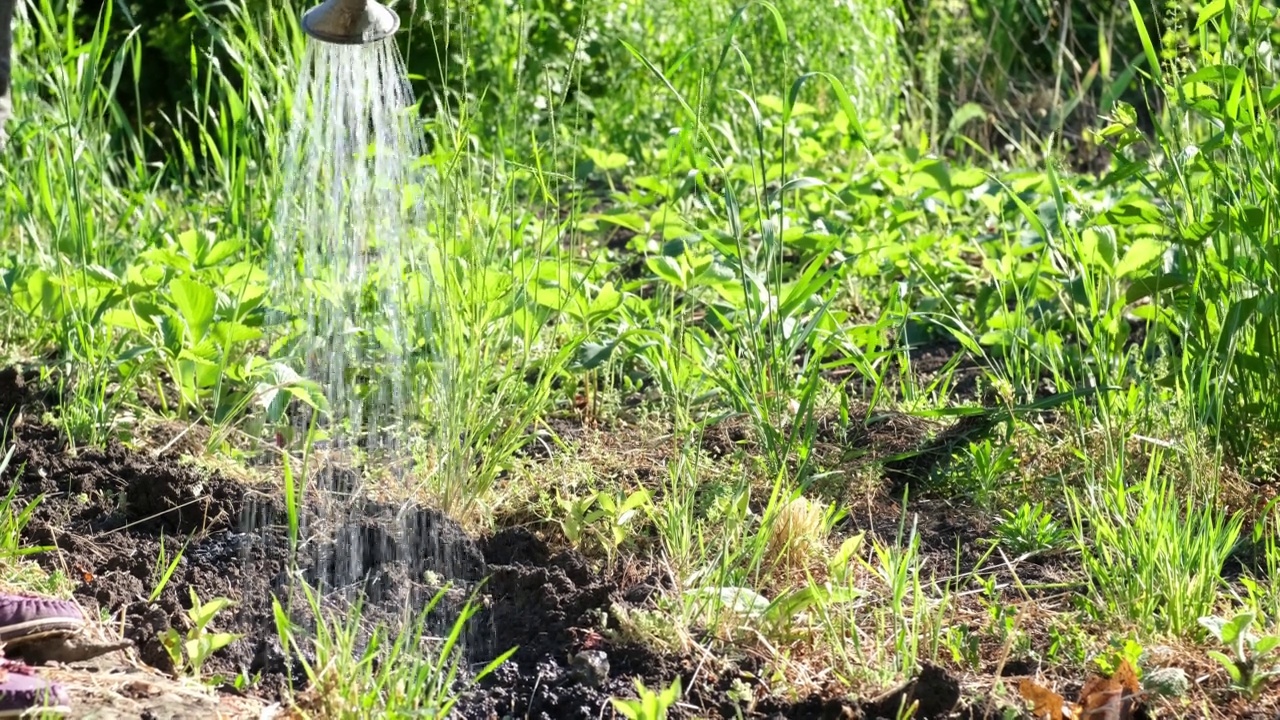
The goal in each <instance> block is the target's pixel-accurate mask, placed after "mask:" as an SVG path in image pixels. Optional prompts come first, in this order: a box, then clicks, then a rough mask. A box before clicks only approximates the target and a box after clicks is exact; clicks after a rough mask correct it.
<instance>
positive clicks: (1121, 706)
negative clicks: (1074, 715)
mask: <svg viewBox="0 0 1280 720" xmlns="http://www.w3.org/2000/svg"><path fill="white" fill-rule="evenodd" d="M1140 691H1141V685H1139V684H1138V673H1137V672H1136V671H1135V670H1134V669H1133V666H1132V665H1130V664H1129V661H1128V660H1123V661H1121V663H1120V667H1118V668H1116V671H1115V672H1114V673H1113V674H1112V675H1111V677H1109V678H1104V677H1101V676H1098V675H1094V676H1093V677H1091V678H1089V681H1088V682H1086V683H1085V684H1084V687H1083V688H1081V689H1080V720H1132V719H1133V711H1134V707H1135V700H1136V696H1137V695H1138V693H1139V692H1140Z"/></svg>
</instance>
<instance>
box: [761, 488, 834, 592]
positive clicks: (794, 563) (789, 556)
mask: <svg viewBox="0 0 1280 720" xmlns="http://www.w3.org/2000/svg"><path fill="white" fill-rule="evenodd" d="M764 532H766V533H767V539H766V541H765V543H766V552H767V557H769V558H772V562H773V563H774V569H775V570H776V571H780V572H782V573H784V574H787V575H790V574H792V573H795V572H803V571H804V570H805V569H806V568H808V567H809V566H810V565H811V564H812V563H813V561H814V559H815V558H817V557H819V556H820V555H822V554H823V552H824V548H825V544H826V536H827V527H826V511H825V509H824V508H823V507H822V506H821V505H819V504H818V503H815V502H813V501H812V500H809V499H808V498H806V497H804V496H803V495H801V496H798V497H796V498H793V499H792V500H790V501H788V502H786V503H784V504H782V505H781V506H779V508H778V510H777V513H776V514H775V515H774V518H773V524H772V525H771V526H769V527H768V528H767V529H766V530H765V531H764Z"/></svg>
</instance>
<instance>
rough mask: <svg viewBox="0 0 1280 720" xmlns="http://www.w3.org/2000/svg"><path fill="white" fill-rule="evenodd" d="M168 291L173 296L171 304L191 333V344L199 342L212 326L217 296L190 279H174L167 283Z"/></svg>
mask: <svg viewBox="0 0 1280 720" xmlns="http://www.w3.org/2000/svg"><path fill="white" fill-rule="evenodd" d="M169 290H170V292H171V293H172V294H173V304H174V305H175V306H176V307H177V308H178V313H179V314H180V315H182V320H183V321H184V322H185V323H186V324H187V330H188V331H189V332H190V333H191V337H190V341H191V342H192V343H193V344H194V343H197V342H200V341H201V340H203V339H204V337H205V336H206V335H207V334H208V333H209V326H210V325H212V324H213V313H214V309H215V308H216V307H217V304H218V297H217V295H215V294H214V292H213V290H211V289H210V288H209V287H207V286H205V285H203V284H201V283H199V282H196V281H195V280H191V279H190V278H175V279H174V280H173V281H172V282H170V283H169Z"/></svg>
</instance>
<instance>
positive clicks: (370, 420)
mask: <svg viewBox="0 0 1280 720" xmlns="http://www.w3.org/2000/svg"><path fill="white" fill-rule="evenodd" d="M424 138H425V135H424V132H423V127H422V122H421V119H420V115H419V113H418V111H417V108H416V107H414V100H413V94H412V90H411V88H410V85H409V82H408V79H407V73H406V71H405V67H404V63H403V61H402V59H401V57H400V54H399V51H398V49H397V47H396V45H395V43H394V41H391V40H384V41H380V42H375V43H372V44H368V45H333V44H329V43H324V42H315V41H308V46H307V50H306V55H305V58H304V60H303V63H302V67H301V73H300V76H299V78H298V85H297V90H296V94H295V96H294V98H293V107H292V121H291V124H290V128H289V132H288V137H287V141H286V144H285V147H284V148H283V153H284V154H283V156H282V158H281V159H282V164H283V170H284V187H283V193H282V195H281V197H280V200H279V203H278V206H277V208H276V215H275V218H274V255H273V258H272V264H271V276H272V280H273V282H274V283H275V285H276V287H275V292H276V293H277V295H276V297H277V305H279V306H282V307H286V308H295V309H297V310H298V312H297V314H296V316H295V317H294V320H293V323H294V324H293V326H291V327H289V328H288V331H287V332H286V333H282V334H281V338H282V340H281V341H280V342H281V343H282V344H281V346H280V347H278V348H276V350H275V352H276V353H277V354H278V355H279V356H281V357H286V358H291V359H292V365H293V367H294V368H295V369H296V371H297V372H298V374H299V375H301V376H302V377H304V378H306V379H308V380H311V381H314V382H315V383H316V384H317V385H318V386H319V387H321V388H323V390H324V395H325V398H326V400H327V402H328V405H329V408H330V411H329V413H327V414H325V415H323V416H322V417H323V419H322V421H320V423H319V425H320V427H319V429H320V430H321V431H322V433H321V434H320V438H321V439H320V440H319V441H318V442H316V443H315V444H314V446H313V448H312V450H311V453H310V456H309V458H310V459H309V462H308V465H309V467H308V468H307V469H306V483H307V485H306V497H305V501H304V502H303V503H302V504H301V507H302V508H303V510H304V512H303V514H302V516H301V517H300V521H301V522H300V524H301V528H300V530H301V532H300V536H301V538H300V540H301V542H300V544H299V548H300V552H301V553H309V555H308V556H307V557H306V560H307V561H306V562H299V563H298V564H299V565H306V566H307V567H309V570H308V573H307V578H306V579H307V581H308V582H310V583H313V584H316V585H318V586H320V587H319V589H320V590H321V591H322V593H324V594H326V595H328V594H334V593H337V594H339V595H341V596H344V597H346V598H348V599H354V597H355V596H357V595H360V594H365V595H368V594H370V592H373V593H375V594H378V593H380V592H381V591H379V590H378V586H379V583H380V582H382V581H380V580H377V579H371V576H373V575H379V574H380V575H381V576H385V575H386V573H387V567H389V566H392V565H396V566H398V567H397V569H396V570H395V573H396V574H397V576H398V577H402V578H405V579H406V580H407V581H408V582H410V583H412V582H414V581H415V580H416V579H417V578H416V577H415V576H418V575H422V574H423V572H424V569H433V568H432V566H433V565H437V564H438V563H428V562H427V561H425V560H424V553H425V554H429V553H430V550H429V547H424V546H430V545H431V544H432V542H433V539H432V538H429V537H424V527H423V522H424V521H423V516H422V513H421V511H420V510H418V509H416V508H414V507H413V505H412V503H411V502H409V500H408V499H407V498H406V497H405V495H406V493H407V489H408V488H409V487H410V486H411V483H412V481H411V480H409V479H408V478H407V477H406V473H407V472H408V470H406V468H408V467H409V465H410V462H409V459H408V454H409V448H408V447H406V436H407V430H406V429H407V428H408V427H409V426H410V422H411V420H412V418H413V416H414V415H415V413H416V412H418V411H419V408H418V407H417V406H416V400H417V399H418V398H419V397H421V396H422V392H421V388H417V387H415V385H414V382H413V377H414V373H413V372H411V371H410V370H409V368H408V358H407V355H408V351H407V348H408V347H409V346H410V344H411V336H412V335H413V333H412V332H410V330H409V328H410V327H411V326H412V327H414V328H416V329H417V331H418V332H421V331H422V327H421V322H420V318H419V317H406V313H417V314H418V315H421V314H423V313H422V310H421V305H420V304H419V305H410V304H409V303H408V302H407V300H406V298H407V295H406V293H408V292H409V291H410V290H411V286H414V287H417V288H418V289H419V291H420V289H421V287H422V281H421V278H422V277H423V273H422V272H421V271H419V270H417V267H418V265H419V262H420V261H421V260H422V259H423V258H422V257H421V255H422V251H423V248H424V247H425V242H426V241H425V238H424V236H423V233H424V229H425V228H426V227H427V217H426V216H427V214H428V209H427V206H426V205H425V204H424V203H423V202H422V200H423V198H424V197H425V196H426V192H425V188H426V187H427V185H428V183H429V181H430V175H429V170H428V169H427V165H426V163H425V162H424V155H425V139H424ZM406 278H408V280H406ZM415 282H416V283H417V284H416V285H414V283H415ZM420 299H421V298H419V300H420ZM294 406H295V408H294V410H295V411H297V412H295V413H294V415H293V416H291V420H290V422H291V428H290V429H291V430H292V432H291V433H287V437H282V438H279V439H278V440H277V444H279V445H281V446H282V447H283V449H285V450H286V451H287V452H289V453H290V454H291V456H292V457H294V458H298V457H301V456H302V455H303V450H304V447H305V444H306V442H307V437H308V433H309V431H310V430H311V427H310V423H311V422H312V418H311V413H309V412H307V411H305V408H300V407H298V404H297V403H294ZM313 437H315V436H314V435H313ZM301 470H302V468H300V467H294V472H295V473H298V472H300V471H301ZM374 491H376V494H377V495H378V496H380V497H381V498H383V499H387V500H390V502H384V503H381V504H376V505H375V504H373V503H371V502H370V499H369V496H370V494H371V493H373V492H374ZM397 494H398V495H400V498H398V499H396V498H395V496H396V495H397ZM257 515H258V516H259V517H258V520H256V522H259V523H260V522H262V520H261V515H262V513H261V512H259V513H257ZM253 522H255V521H246V524H252V523H253ZM250 529H252V528H250ZM428 534H429V533H428ZM436 544H437V545H438V542H436ZM384 579H385V577H384ZM383 584H386V583H383ZM393 584H397V586H398V583H393ZM384 594H385V593H384ZM368 599H371V600H374V601H377V600H378V599H379V598H368ZM389 600H390V598H382V601H383V602H384V603H385V602H387V601H389ZM406 604H415V603H413V602H411V601H408V600H406Z"/></svg>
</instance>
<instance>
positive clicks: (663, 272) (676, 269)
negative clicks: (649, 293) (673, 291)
mask: <svg viewBox="0 0 1280 720" xmlns="http://www.w3.org/2000/svg"><path fill="white" fill-rule="evenodd" d="M645 264H646V265H648V266H649V270H651V271H652V272H653V274H654V275H657V276H658V277H659V278H661V279H663V280H665V281H667V282H668V283H671V284H672V285H675V286H676V287H678V288H680V289H681V290H683V289H685V278H684V268H683V267H682V266H681V265H680V263H679V262H678V261H676V260H675V258H671V257H667V256H666V255H659V256H658V257H652V258H649V260H648V261H647V262H646V263H645Z"/></svg>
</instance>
